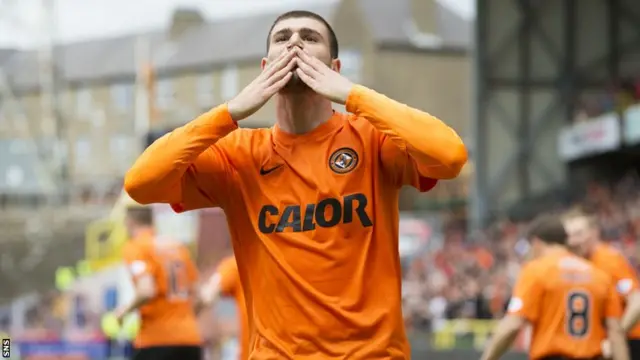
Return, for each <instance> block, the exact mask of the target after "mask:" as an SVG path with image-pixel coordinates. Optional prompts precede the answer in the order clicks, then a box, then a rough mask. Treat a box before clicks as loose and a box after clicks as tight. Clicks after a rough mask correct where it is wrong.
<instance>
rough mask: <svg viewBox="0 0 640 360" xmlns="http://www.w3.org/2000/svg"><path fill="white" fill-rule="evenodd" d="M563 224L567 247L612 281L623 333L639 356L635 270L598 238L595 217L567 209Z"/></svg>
mask: <svg viewBox="0 0 640 360" xmlns="http://www.w3.org/2000/svg"><path fill="white" fill-rule="evenodd" d="M564 225H565V228H566V229H567V233H568V234H569V246H570V247H571V249H572V250H573V251H574V252H575V253H577V254H578V255H580V256H583V257H585V258H586V259H589V260H590V261H591V262H592V263H593V265H595V266H596V267H597V268H599V269H601V270H603V271H604V272H606V273H607V274H609V275H610V276H611V277H613V279H614V280H615V283H616V288H617V290H618V293H619V294H620V296H621V298H622V300H624V304H625V311H624V315H623V316H622V322H621V323H622V328H623V329H624V331H625V333H626V334H627V338H628V342H629V350H630V351H631V357H632V359H634V360H636V359H640V324H638V320H639V319H640V286H638V276H637V274H636V271H635V269H634V268H633V266H632V265H631V264H630V263H629V261H628V260H627V258H626V257H625V256H624V255H623V254H622V253H620V252H619V251H618V250H617V249H615V248H614V247H612V246H611V245H608V244H605V243H604V242H603V241H601V239H600V229H599V227H598V224H597V221H596V219H594V218H593V217H592V216H589V214H586V213H584V212H581V211H571V212H568V213H567V214H565V216H564Z"/></svg>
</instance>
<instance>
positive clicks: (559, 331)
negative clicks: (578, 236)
mask: <svg viewBox="0 0 640 360" xmlns="http://www.w3.org/2000/svg"><path fill="white" fill-rule="evenodd" d="M528 237H529V241H530V242H531V247H532V248H531V251H532V256H533V260H531V262H529V263H528V264H526V265H525V266H524V267H523V268H522V270H521V272H520V275H519V278H518V281H517V283H516V285H515V288H514V291H513V297H512V298H511V300H510V302H509V307H508V310H507V312H508V313H507V315H506V316H505V317H504V318H503V319H502V320H501V321H500V323H499V324H498V326H497V328H496V330H495V331H494V334H493V337H492V339H491V341H490V343H489V345H488V346H487V347H486V348H485V351H484V353H483V354H482V360H495V359H498V358H499V357H500V356H501V355H502V354H503V353H504V352H506V350H507V349H508V348H509V346H510V345H511V343H512V342H513V340H514V339H515V337H516V335H517V333H518V331H519V330H520V329H522V328H523V327H524V326H525V325H527V324H531V326H532V337H531V344H530V349H529V357H530V358H531V359H534V360H538V359H547V360H549V359H554V360H555V359H558V360H559V359H596V358H599V357H601V356H602V344H603V342H604V341H605V340H606V339H607V337H608V340H609V341H610V343H611V350H612V352H613V359H615V360H627V359H628V358H629V356H628V349H627V344H626V342H625V339H624V332H623V331H622V328H621V326H620V323H619V320H618V318H619V317H620V315H621V313H622V308H621V303H620V300H619V298H618V296H617V294H616V291H615V285H614V283H613V281H612V279H611V277H609V276H608V275H607V274H606V273H604V272H603V271H601V270H599V269H597V268H596V267H595V266H593V265H592V264H590V263H589V262H588V261H586V260H584V259H583V258H581V257H579V256H576V255H575V254H572V253H571V252H569V250H568V249H567V247H566V244H567V243H566V242H567V234H566V232H565V229H564V227H563V224H562V221H561V220H560V218H558V217H555V216H550V215H547V216H542V217H540V218H538V219H536V220H535V221H534V222H533V223H532V224H531V228H530V229H529V234H528Z"/></svg>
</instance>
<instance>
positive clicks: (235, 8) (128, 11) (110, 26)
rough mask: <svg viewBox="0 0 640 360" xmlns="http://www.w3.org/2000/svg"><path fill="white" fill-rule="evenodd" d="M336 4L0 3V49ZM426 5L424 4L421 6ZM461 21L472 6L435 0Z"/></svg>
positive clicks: (211, 0)
mask: <svg viewBox="0 0 640 360" xmlns="http://www.w3.org/2000/svg"><path fill="white" fill-rule="evenodd" d="M47 1H50V2H53V1H55V3H56V11H55V12H54V14H55V17H54V19H56V26H55V28H54V31H50V30H49V29H46V28H44V27H43V24H45V23H46V22H45V21H43V20H42V19H44V15H45V13H44V12H43V10H42V8H43V6H42V3H44V2H47ZM333 1H337V0H0V47H20V48H31V47H34V46H37V44H38V43H41V42H42V41H44V39H46V35H45V34H51V33H53V34H55V37H56V38H57V40H58V41H62V42H68V41H77V40H85V39H91V38H99V37H105V36H115V35H119V34H126V33H132V32H137V31H144V30H149V29H157V28H162V27H165V26H166V25H167V23H168V21H169V19H170V16H171V13H172V12H173V10H174V9H175V8H176V7H178V6H188V7H197V8H198V9H200V10H201V11H202V13H203V14H204V15H205V16H206V17H207V18H209V19H215V18H222V17H229V16H234V15H238V14H243V13H244V14H246V13H249V12H261V11H265V10H269V9H278V8H280V7H283V8H288V7H291V6H293V5H298V6H300V5H303V4H309V3H317V2H333ZM425 1H426V0H425ZM437 1H441V2H445V3H447V4H448V5H449V6H450V7H452V8H454V9H456V10H457V11H458V12H460V13H461V14H463V15H465V16H469V17H472V16H473V15H474V13H475V9H474V8H473V3H474V2H475V0H437Z"/></svg>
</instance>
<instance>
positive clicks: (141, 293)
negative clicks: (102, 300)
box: [115, 247, 157, 320]
mask: <svg viewBox="0 0 640 360" xmlns="http://www.w3.org/2000/svg"><path fill="white" fill-rule="evenodd" d="M124 260H125V263H126V265H127V269H128V271H129V274H130V275H131V279H132V281H133V289H134V291H133V293H134V295H133V300H131V301H130V302H129V303H127V304H124V305H123V306H121V307H119V308H118V309H117V310H116V312H115V315H116V317H117V318H118V319H119V320H122V318H123V317H124V316H126V315H127V314H129V313H131V312H133V311H135V310H137V309H138V308H139V307H140V306H142V305H144V304H145V303H147V302H148V301H149V300H151V299H153V297H154V296H155V295H156V292H157V290H156V284H155V280H154V276H155V274H154V273H155V271H156V269H155V265H154V263H153V261H152V260H151V259H150V258H149V257H148V256H147V254H145V251H144V250H143V249H137V248H133V247H129V248H126V249H125V252H124Z"/></svg>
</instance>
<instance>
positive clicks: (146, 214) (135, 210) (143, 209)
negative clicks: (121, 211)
mask: <svg viewBox="0 0 640 360" xmlns="http://www.w3.org/2000/svg"><path fill="white" fill-rule="evenodd" d="M126 216H127V219H129V220H131V221H133V222H134V223H136V225H142V226H152V225H153V211H152V210H151V207H148V206H129V207H127V215H126Z"/></svg>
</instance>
